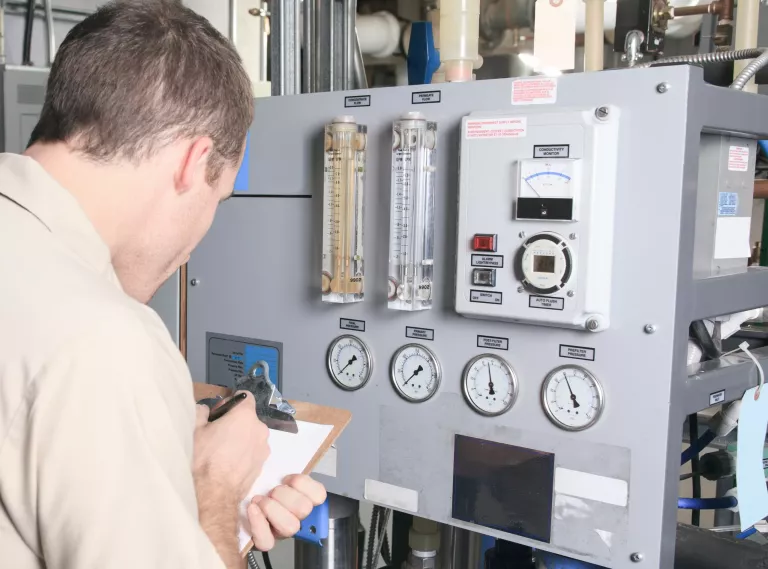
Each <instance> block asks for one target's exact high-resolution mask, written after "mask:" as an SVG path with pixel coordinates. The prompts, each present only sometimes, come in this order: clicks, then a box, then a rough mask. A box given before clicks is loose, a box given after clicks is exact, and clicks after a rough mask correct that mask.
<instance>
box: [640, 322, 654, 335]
mask: <svg viewBox="0 0 768 569" xmlns="http://www.w3.org/2000/svg"><path fill="white" fill-rule="evenodd" d="M643 330H645V333H646V334H653V333H654V332H655V331H656V324H646V325H645V328H643Z"/></svg>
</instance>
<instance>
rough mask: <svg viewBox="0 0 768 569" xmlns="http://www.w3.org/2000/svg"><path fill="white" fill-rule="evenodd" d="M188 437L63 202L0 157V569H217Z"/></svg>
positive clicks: (167, 359)
mask: <svg viewBox="0 0 768 569" xmlns="http://www.w3.org/2000/svg"><path fill="white" fill-rule="evenodd" d="M104 191H109V188H107V187H105V188H104ZM194 423H195V409H194V400H193V396H192V380H191V378H190V375H189V371H188V369H187V366H186V364H185V362H184V359H183V358H182V356H181V355H180V353H179V351H178V350H177V349H176V346H175V345H174V344H173V342H172V340H171V338H170V335H169V333H168V331H167V330H166V328H165V327H164V325H163V323H162V321H161V320H160V318H159V317H158V316H157V314H155V312H153V311H152V309H150V308H148V307H147V306H144V305H142V304H140V303H139V302H136V301H135V300H133V299H132V298H130V297H129V296H128V295H127V294H125V292H123V290H122V288H121V287H120V283H119V281H118V279H117V276H116V275H115V272H114V269H113V268H112V264H111V260H110V253H109V250H108V249H107V247H106V245H105V244H104V242H103V241H102V240H101V238H100V237H99V235H98V234H97V233H96V230H95V229H94V227H93V226H92V225H91V223H90V222H89V220H88V218H87V217H86V215H85V213H84V212H83V211H82V209H81V208H80V207H79V204H78V203H77V201H76V199H75V198H74V197H73V196H72V195H71V194H70V193H69V192H67V191H66V190H65V189H64V188H62V187H61V186H60V185H59V184H57V183H56V182H55V181H54V180H53V179H52V178H51V177H50V176H49V175H48V174H47V173H46V172H45V170H44V169H43V168H42V167H41V166H40V165H39V164H38V163H37V162H35V161H34V160H32V159H31V158H26V157H22V156H18V155H12V154H0V566H2V567H8V568H9V569H37V568H40V567H48V568H50V569H70V568H71V569H123V568H125V569H139V568H141V569H160V568H163V569H175V568H182V567H183V568H185V569H188V568H205V569H221V568H223V567H224V565H223V563H222V561H221V559H220V558H219V556H218V555H217V553H216V551H215V549H214V547H213V545H212V544H211V542H210V541H209V539H208V537H207V536H206V535H205V533H204V532H203V531H202V529H201V528H200V524H199V521H198V512H197V501H196V497H195V488H194V484H193V480H192V474H191V461H192V437H193V430H194Z"/></svg>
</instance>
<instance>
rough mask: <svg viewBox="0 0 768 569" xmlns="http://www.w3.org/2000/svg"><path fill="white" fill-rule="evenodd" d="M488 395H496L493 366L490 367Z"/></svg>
mask: <svg viewBox="0 0 768 569" xmlns="http://www.w3.org/2000/svg"><path fill="white" fill-rule="evenodd" d="M488 395H496V392H495V391H494V390H493V376H492V375H491V366H488Z"/></svg>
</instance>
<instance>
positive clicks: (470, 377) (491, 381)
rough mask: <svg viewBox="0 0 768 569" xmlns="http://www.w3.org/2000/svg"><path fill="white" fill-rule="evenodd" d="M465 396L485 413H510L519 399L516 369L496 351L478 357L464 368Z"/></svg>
mask: <svg viewBox="0 0 768 569" xmlns="http://www.w3.org/2000/svg"><path fill="white" fill-rule="evenodd" d="M464 396H465V397H466V398H467V402H468V403H469V404H470V405H471V406H472V408H473V409H474V410H475V411H477V412H478V413H480V414H481V415H487V416H489V417H495V416H497V415H501V414H503V413H506V412H507V411H509V410H510V409H511V408H512V406H513V405H514V404H515V400H516V399H517V375H516V374H515V370H513V369H512V366H510V365H509V364H508V363H507V362H506V361H505V360H503V359H502V358H500V357H498V356H495V355H493V354H483V355H480V356H477V357H476V358H474V359H472V360H471V361H470V362H469V363H468V364H467V367H466V368H464Z"/></svg>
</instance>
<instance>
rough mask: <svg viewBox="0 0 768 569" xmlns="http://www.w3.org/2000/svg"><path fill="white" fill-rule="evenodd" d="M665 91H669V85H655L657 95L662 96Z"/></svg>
mask: <svg viewBox="0 0 768 569" xmlns="http://www.w3.org/2000/svg"><path fill="white" fill-rule="evenodd" d="M667 91H669V83H659V84H658V85H656V92H657V93H660V94H661V95H663V94H664V93H666V92H667Z"/></svg>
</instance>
